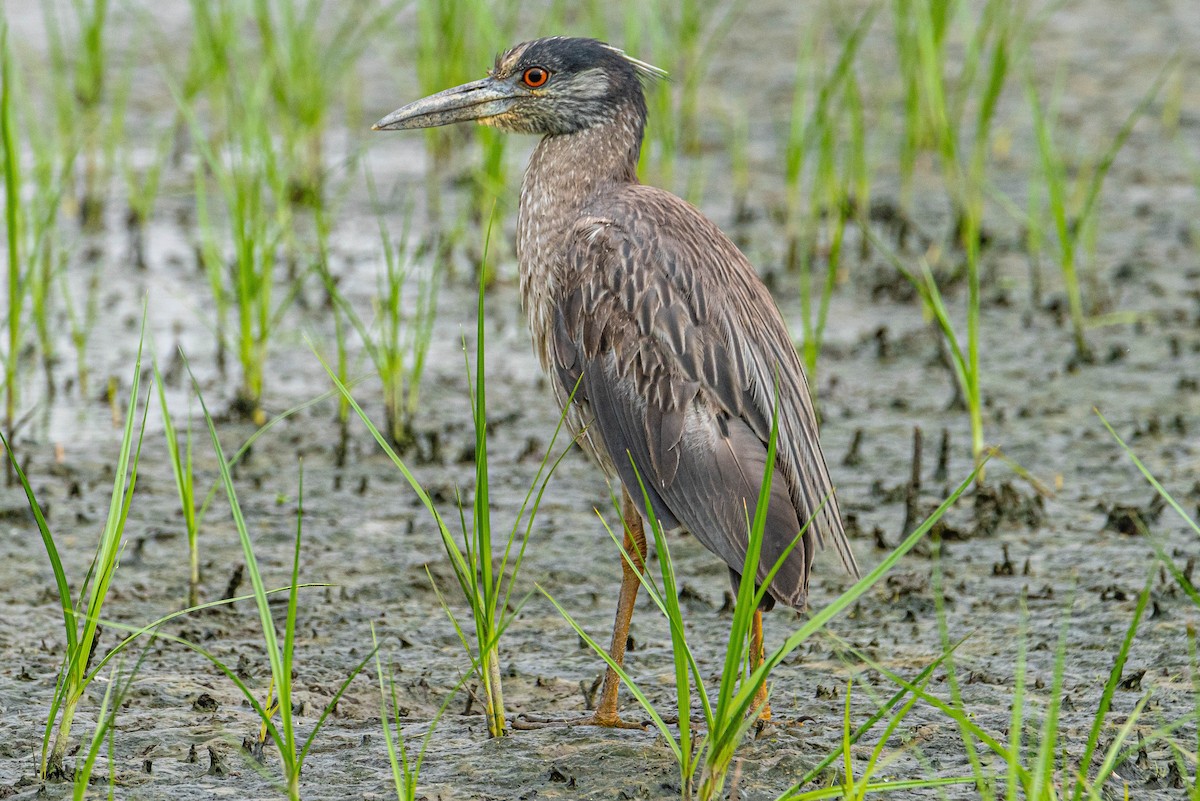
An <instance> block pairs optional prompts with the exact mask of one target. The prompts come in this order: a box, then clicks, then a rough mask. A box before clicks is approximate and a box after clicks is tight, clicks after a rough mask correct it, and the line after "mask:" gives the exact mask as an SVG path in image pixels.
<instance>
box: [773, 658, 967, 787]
mask: <svg viewBox="0 0 1200 801" xmlns="http://www.w3.org/2000/svg"><path fill="white" fill-rule="evenodd" d="M922 686H923V685H922ZM853 687H854V682H853V681H851V682H848V683H847V684H846V701H845V704H844V710H845V711H844V712H843V714H842V743H841V747H840V748H839V749H838V750H837V751H836V752H835V754H834V755H831V757H832V758H833V759H836V758H837V756H841V757H842V780H841V782H840V783H839V784H838V785H836V786H833V787H824V788H817V789H813V790H806V791H800V790H799V789H798V786H803V784H804V783H805V782H802V783H801V784H800V785H798V786H797V787H793V788H790V789H788V790H787V791H785V792H784V793H783V794H782V795H780V796H779V797H778V799H776V801H817V800H818V799H826V798H840V799H843V800H844V801H862V799H864V798H866V797H867V796H868V795H871V794H877V793H903V792H908V791H911V790H929V789H934V788H942V787H948V786H950V785H955V784H967V783H969V782H970V781H971V779H970V778H959V777H947V778H936V779H889V780H883V781H875V780H873V777H874V776H875V775H876V774H877V773H878V772H880V771H883V770H885V769H887V768H888V767H889V766H890V765H892V764H894V763H895V762H896V761H898V760H899V759H900V758H901V757H902V756H903V755H904V753H905V751H906V750H908V749H906V748H900V749H897V750H894V751H891V752H890V753H889V752H888V745H889V743H890V742H891V740H892V737H893V736H894V735H895V734H896V731H897V729H898V728H899V727H900V724H901V723H903V722H904V720H905V719H906V718H907V717H908V714H909V712H911V711H912V709H913V707H914V706H916V704H917V701H918V700H919V699H918V697H917V696H915V695H912V696H910V697H909V698H908V700H907V701H905V703H904V705H903V706H901V707H900V708H899V709H898V710H897V711H896V712H895V714H893V715H891V716H890V717H888V719H887V724H886V725H885V727H884V730H883V732H882V733H881V734H880V736H879V739H878V741H876V743H875V745H874V746H872V747H871V750H870V752H869V755H868V757H867V763H866V764H865V765H864V766H863V768H862V771H861V773H860V775H858V776H856V775H855V772H854V763H853V760H852V758H851V747H852V746H853V745H855V744H856V743H857V741H858V739H859V737H861V734H859V731H861V729H855V728H854V727H853V725H852V717H851V713H850V705H851V703H850V702H851V695H852V690H853ZM881 712H882V710H881ZM877 714H878V713H877ZM885 716H886V715H882V714H879V718H880V719H882V718H883V717H885ZM856 735H857V736H856ZM885 754H886V755H885ZM831 761H832V760H831Z"/></svg>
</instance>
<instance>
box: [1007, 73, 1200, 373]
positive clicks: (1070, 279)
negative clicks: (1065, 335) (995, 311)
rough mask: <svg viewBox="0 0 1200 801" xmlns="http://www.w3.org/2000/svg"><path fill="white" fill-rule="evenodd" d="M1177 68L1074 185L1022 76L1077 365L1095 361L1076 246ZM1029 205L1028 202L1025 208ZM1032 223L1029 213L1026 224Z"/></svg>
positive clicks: (1157, 82)
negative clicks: (1138, 129) (1123, 153)
mask: <svg viewBox="0 0 1200 801" xmlns="http://www.w3.org/2000/svg"><path fill="white" fill-rule="evenodd" d="M1176 63H1177V59H1171V60H1170V61H1168V62H1167V63H1166V64H1165V65H1164V66H1163V68H1162V70H1160V71H1159V73H1158V76H1157V77H1156V78H1155V79H1154V82H1153V83H1152V84H1151V85H1150V88H1149V89H1148V90H1147V92H1146V94H1145V95H1144V96H1143V97H1142V99H1141V101H1140V102H1139V103H1138V104H1137V105H1136V106H1135V107H1134V108H1133V110H1132V111H1130V112H1129V115H1128V116H1126V118H1125V120H1124V122H1123V123H1122V125H1121V127H1120V128H1119V129H1118V131H1117V133H1116V135H1115V136H1114V137H1113V140H1112V142H1110V143H1109V146H1108V148H1107V149H1106V150H1105V151H1103V152H1102V153H1101V154H1100V155H1099V157H1098V158H1096V159H1095V163H1094V164H1093V165H1092V166H1091V167H1090V168H1089V169H1083V170H1079V171H1078V173H1077V174H1076V178H1075V181H1074V183H1073V184H1071V183H1070V182H1069V179H1068V169H1067V162H1066V158H1065V157H1064V156H1063V153H1062V149H1061V145H1060V143H1058V142H1056V141H1055V123H1056V119H1055V117H1056V114H1054V113H1053V108H1054V104H1051V109H1050V110H1047V108H1046V107H1044V106H1043V104H1042V100H1041V97H1040V95H1039V93H1038V89H1037V85H1036V82H1035V79H1034V76H1033V74H1032V72H1027V73H1026V76H1025V94H1026V97H1027V98H1028V101H1029V109H1030V112H1031V113H1032V117H1033V130H1034V136H1035V137H1036V139H1037V148H1038V159H1039V162H1040V165H1041V175H1040V176H1038V177H1039V178H1040V179H1041V181H1042V183H1043V185H1044V187H1045V191H1046V197H1047V202H1048V206H1049V210H1050V214H1051V218H1052V219H1053V221H1054V232H1055V234H1056V237H1057V240H1058V254H1059V259H1058V266H1059V270H1060V272H1061V273H1062V278H1063V284H1064V286H1065V288H1066V293H1067V306H1068V309H1069V310H1070V315H1071V334H1072V338H1073V341H1074V344H1075V360H1076V362H1079V363H1085V364H1086V363H1090V362H1092V361H1094V359H1095V357H1094V354H1093V353H1092V349H1091V346H1090V345H1088V342H1087V327H1088V322H1089V321H1088V318H1087V315H1086V314H1085V312H1084V308H1083V293H1082V291H1081V290H1080V286H1079V265H1078V262H1079V255H1078V254H1079V249H1080V243H1081V242H1087V241H1089V240H1094V237H1095V231H1096V208H1097V207H1096V203H1097V201H1098V200H1099V197H1100V191H1101V190H1102V189H1103V188H1104V180H1105V178H1107V177H1108V173H1109V171H1110V170H1111V169H1112V165H1113V162H1114V161H1116V158H1117V154H1118V153H1120V151H1121V148H1122V147H1124V145H1125V142H1126V141H1127V140H1128V139H1129V136H1130V134H1132V133H1133V128H1134V126H1135V125H1136V124H1137V122H1138V120H1139V119H1141V117H1142V116H1143V115H1144V114H1145V113H1146V112H1147V111H1148V110H1149V107H1150V104H1151V103H1152V102H1154V99H1155V98H1157V97H1158V94H1159V91H1160V90H1161V89H1162V86H1163V84H1164V83H1165V82H1166V80H1167V78H1168V77H1169V76H1170V75H1171V72H1172V71H1173V69H1174V65H1175V64H1176ZM1073 200H1074V201H1075V202H1073ZM1034 202H1035V201H1034V200H1033V199H1032V198H1031V200H1030V205H1031V206H1032V205H1033V203H1034ZM1033 218H1034V214H1033V210H1032V209H1031V213H1030V219H1031V220H1032V219H1033ZM1039 234H1040V230H1039ZM1039 244H1040V242H1039Z"/></svg>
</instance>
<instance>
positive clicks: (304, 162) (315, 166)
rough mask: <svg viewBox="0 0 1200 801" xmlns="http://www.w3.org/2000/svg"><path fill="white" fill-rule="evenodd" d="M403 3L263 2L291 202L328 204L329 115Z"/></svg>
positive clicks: (260, 10) (263, 36)
mask: <svg viewBox="0 0 1200 801" xmlns="http://www.w3.org/2000/svg"><path fill="white" fill-rule="evenodd" d="M402 6H403V3H400V2H396V1H395V0H389V2H383V3H378V4H377V3H375V2H372V1H371V0H350V2H341V1H340V0H336V1H335V0H255V2H254V8H253V16H254V20H255V22H256V24H257V27H258V33H259V38H260V41H261V43H262V54H263V56H264V59H265V62H266V64H267V69H268V72H269V75H270V86H271V97H272V99H273V102H274V106H275V108H276V110H277V112H278V116H279V118H280V119H281V120H282V122H283V125H282V126H281V127H282V130H281V133H282V136H283V140H284V144H283V146H282V148H281V150H282V154H283V157H284V158H286V159H287V160H288V162H289V164H290V167H289V169H288V170H287V172H288V176H289V181H288V198H289V200H291V201H293V202H296V203H300V204H302V205H307V206H313V207H317V208H320V207H323V206H324V202H325V197H324V194H325V193H324V190H325V180H324V179H325V176H324V172H325V160H324V152H325V150H324V139H325V129H326V127H327V125H328V119H329V112H330V111H331V109H333V107H334V105H335V103H336V102H337V100H338V98H339V97H340V96H342V95H343V94H344V93H345V91H344V90H345V89H347V88H348V87H349V86H350V84H351V83H352V78H353V76H354V74H355V70H356V67H357V64H358V59H359V57H360V56H361V55H362V53H363V51H364V50H366V49H367V48H368V47H370V46H371V45H372V43H373V42H374V41H375V39H376V37H378V36H380V35H381V34H382V33H384V32H388V31H390V25H389V23H390V22H391V19H392V17H393V16H395V14H396V13H397V12H398V11H399V9H400V8H401V7H402Z"/></svg>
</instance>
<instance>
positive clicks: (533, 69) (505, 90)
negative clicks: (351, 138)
mask: <svg viewBox="0 0 1200 801" xmlns="http://www.w3.org/2000/svg"><path fill="white" fill-rule="evenodd" d="M664 74H665V73H663V72H662V71H661V70H659V69H658V68H657V67H652V66H650V65H649V64H646V63H644V62H641V61H638V60H637V59H635V58H631V57H629V56H627V55H625V53H624V52H622V51H621V50H618V49H617V48H615V47H612V46H610V45H607V44H605V43H603V42H599V41H596V40H595V39H574V38H567V37H562V36H554V37H550V38H547V39H534V40H533V41H531V42H524V43H523V44H519V45H517V46H516V47H514V48H512V49H511V50H509V51H508V52H506V53H504V54H503V55H501V56H500V57H499V58H497V59H496V65H495V66H494V67H493V68H492V69H491V71H490V72H489V73H488V77H486V78H484V79H483V80H480V81H474V82H472V83H468V84H463V85H462V86H456V87H454V88H453V89H447V90H445V91H443V92H438V93H437V94H435V95H430V96H429V97H426V98H423V99H421V100H417V101H416V102H413V103H409V104H408V105H407V106H405V107H403V108H401V109H397V110H396V111H393V112H392V113H391V114H389V115H387V116H386V117H384V118H383V119H381V120H380V121H379V122H377V123H375V125H374V129H375V130H377V131H378V130H394V129H404V128H433V127H436V126H439V125H449V124H451V123H455V122H466V121H469V120H477V121H479V122H482V123H483V124H485V125H492V126H495V127H497V128H502V129H504V130H507V131H514V132H517V133H533V134H565V133H571V132H574V131H579V130H583V129H584V128H590V127H592V126H594V125H601V124H604V123H607V122H611V121H612V120H614V119H616V118H617V116H618V115H620V114H623V113H624V114H628V113H633V114H635V115H637V117H638V120H637V121H638V123H639V124H640V123H641V121H642V120H643V119H644V118H645V113H646V101H645V98H644V96H643V94H642V81H643V80H646V79H648V78H651V77H660V76H662V75H664Z"/></svg>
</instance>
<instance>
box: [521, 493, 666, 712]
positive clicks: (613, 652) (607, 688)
mask: <svg viewBox="0 0 1200 801" xmlns="http://www.w3.org/2000/svg"><path fill="white" fill-rule="evenodd" d="M622 514H623V515H624V517H625V545H624V548H625V553H624V554H622V556H621V594H620V597H619V599H618V600H617V619H616V621H614V623H613V632H612V643H611V644H610V645H609V647H608V654H609V656H610V657H611V658H612V660H613V661H614V662H616V663H617V664H618V665H624V664H625V646H626V644H627V643H628V641H629V624H630V622H631V621H632V620H633V606H634V602H635V601H637V595H638V589H639V588H640V586H641V573H642V571H643V570H645V568H646V532H645V529H644V528H643V524H642V515H641V513H640V512H639V511H638V507H637V505H636V504H635V503H634V502H633V498H631V497H630V496H629V493H628V492H625V493H624V501H623V503H622ZM626 555H627V556H628V558H626ZM631 563H632V564H631ZM620 685H621V679H620V677H619V676H618V675H617V671H615V670H613V669H612V667H609V668H608V669H607V670H606V671H605V673H604V687H603V688H602V689H601V691H600V703H599V704H598V705H597V706H596V709H595V711H594V712H593V713H592V714H591V715H589V716H587V717H585V718H582V719H575V720H570V719H568V720H554V719H544V718H543V719H539V718H535V717H533V716H529V715H525V716H522V719H519V720H517V721H515V722H514V723H513V728H517V729H536V728H541V727H543V726H552V725H555V724H558V725H562V724H569V725H576V726H607V727H610V728H617V729H643V728H645V726H644V725H643V724H641V723H633V722H629V721H625V720H622V719H621V715H620V714H619V713H618V712H617V690H618V689H619V688H620Z"/></svg>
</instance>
